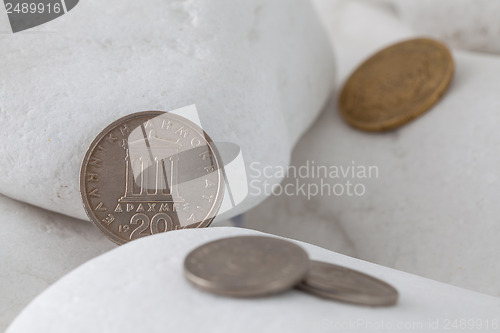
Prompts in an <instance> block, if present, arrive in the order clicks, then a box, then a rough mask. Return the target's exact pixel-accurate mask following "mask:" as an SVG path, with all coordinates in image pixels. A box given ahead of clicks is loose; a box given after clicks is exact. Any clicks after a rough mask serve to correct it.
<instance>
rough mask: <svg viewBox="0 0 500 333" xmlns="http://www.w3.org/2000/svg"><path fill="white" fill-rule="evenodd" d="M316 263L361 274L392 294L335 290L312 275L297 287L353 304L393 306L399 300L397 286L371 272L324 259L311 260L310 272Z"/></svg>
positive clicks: (320, 295)
mask: <svg viewBox="0 0 500 333" xmlns="http://www.w3.org/2000/svg"><path fill="white" fill-rule="evenodd" d="M314 265H322V266H325V265H326V266H329V267H333V268H334V269H335V270H338V269H341V270H344V271H349V272H350V273H354V274H357V275H359V276H362V277H363V278H366V279H369V280H371V281H372V282H375V283H377V284H379V285H383V286H384V287H385V288H387V289H389V290H391V291H392V293H391V294H388V295H373V294H366V293H362V292H360V293H353V292H346V291H344V290H340V289H339V290H333V289H332V288H330V287H328V286H326V285H323V284H321V283H317V282H315V281H314V279H312V283H311V281H308V279H309V280H310V279H311V277H310V276H309V275H307V276H306V277H305V278H304V279H303V280H302V281H301V283H299V284H298V285H297V289H300V290H303V291H306V292H308V293H311V294H314V295H316V296H319V297H322V298H327V299H331V300H336V301H342V302H346V303H352V304H358V305H368V306H391V305H394V304H396V303H397V302H398V299H399V292H398V290H397V289H396V288H394V287H393V286H392V285H390V284H389V283H387V282H385V281H382V280H380V279H378V278H376V277H374V276H371V275H369V274H366V273H363V272H360V271H358V270H354V269H352V268H349V267H345V266H340V265H336V264H332V263H329V262H324V261H318V260H311V268H310V272H312V271H313V270H314Z"/></svg>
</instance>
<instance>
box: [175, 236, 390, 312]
mask: <svg viewBox="0 0 500 333" xmlns="http://www.w3.org/2000/svg"><path fill="white" fill-rule="evenodd" d="M184 273H185V276H186V278H187V279H188V280H189V281H190V282H191V283H192V284H193V285H195V286H196V287H198V288H200V289H202V290H205V291H209V292H212V293H215V294H220V295H226V296H233V297H259V296H266V295H271V294H276V293H280V292H284V291H286V290H289V289H292V288H297V289H299V290H301V291H305V292H307V293H310V294H312V295H315V296H319V297H322V298H325V299H330V300H336V301H341V302H348V303H353V304H359V305H368V306H389V305H394V304H396V302H397V300H398V291H397V290H396V289H395V288H394V287H392V286H391V285H389V284H387V283H385V282H383V281H381V280H379V279H376V278H374V277H371V276H369V275H367V274H364V273H361V272H358V271H355V270H352V269H349V268H346V267H341V266H337V265H334V264H330V263H326V262H319V261H313V260H310V259H309V256H308V255H307V253H306V251H304V249H302V248H301V247H300V246H298V245H296V244H294V243H292V242H289V241H286V240H283V239H279V238H274V237H263V236H239V237H231V238H223V239H219V240H215V241H212V242H209V243H206V244H204V245H202V246H200V247H198V248H196V249H194V250H193V251H192V252H190V253H189V254H188V256H187V257H186V259H185V261H184Z"/></svg>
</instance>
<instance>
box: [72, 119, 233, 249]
mask: <svg viewBox="0 0 500 333" xmlns="http://www.w3.org/2000/svg"><path fill="white" fill-rule="evenodd" d="M223 185H224V179H223V174H222V170H221V162H220V158H219V156H218V153H217V151H216V149H215V146H214V145H213V142H212V141H211V139H210V137H209V136H208V135H207V134H206V133H205V132H204V131H203V130H202V129H201V128H200V127H199V126H197V125H196V124H194V123H193V122H191V121H189V120H187V119H186V118H184V117H181V116H179V115H176V114H172V113H166V112H162V111H146V112H139V113H134V114H131V115H128V116H125V117H123V118H121V119H118V120H117V121H115V122H113V123H112V124H111V125H109V126H108V127H106V128H105V129H104V130H103V131H102V132H101V133H100V134H99V135H97V137H96V138H95V140H94V141H93V142H92V143H91V145H90V147H89V148H88V150H87V153H86V154H85V157H84V159H83V163H82V167H81V170H80V192H81V195H82V200H83V205H84V208H85V210H86V212H87V215H88V216H89V218H90V219H91V220H92V222H93V223H94V224H95V225H96V226H97V227H98V228H99V229H100V230H101V231H102V232H103V233H104V234H105V235H106V236H107V237H109V238H110V239H111V240H112V241H114V242H115V243H118V244H123V243H126V242H128V241H131V240H134V239H137V238H140V237H144V236H148V235H151V234H156V233H159V232H165V231H170V230H175V229H183V228H199V227H206V226H208V225H209V224H210V223H211V221H212V220H213V219H214V218H215V216H216V214H217V211H218V209H219V207H220V205H221V202H222V196H223V188H224V186H223Z"/></svg>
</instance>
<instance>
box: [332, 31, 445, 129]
mask: <svg viewBox="0 0 500 333" xmlns="http://www.w3.org/2000/svg"><path fill="white" fill-rule="evenodd" d="M453 71H454V64H453V58H452V55H451V53H450V51H449V50H448V48H447V47H446V46H445V45H444V44H442V43H440V42H438V41H435V40H432V39H426V38H417V39H411V40H407V41H404V42H401V43H397V44H394V45H392V46H389V47H387V48H385V49H383V50H381V51H379V52H377V53H376V54H375V55H373V56H371V57H370V58H369V59H368V60H366V61H365V62H363V63H362V64H361V65H360V66H359V67H358V68H357V69H356V70H355V71H354V73H353V74H352V75H351V76H350V77H349V79H348V80H347V81H346V83H345V84H344V87H343V89H342V91H341V93H340V97H339V103H338V104H339V110H340V113H341V114H342V116H343V117H344V119H345V120H346V121H347V122H348V123H349V124H351V125H352V126H354V127H356V128H359V129H362V130H365V131H386V130H391V129H394V128H396V127H399V126H401V125H404V124H406V123H408V122H409V121H410V120H412V119H414V118H416V117H418V116H420V115H421V114H422V113H424V112H425V111H427V110H428V109H429V108H430V107H431V106H432V105H434V104H435V103H436V102H437V101H438V100H439V99H440V97H441V96H442V95H443V94H444V92H445V91H446V89H447V88H448V86H449V84H450V82H451V79H452V77H453Z"/></svg>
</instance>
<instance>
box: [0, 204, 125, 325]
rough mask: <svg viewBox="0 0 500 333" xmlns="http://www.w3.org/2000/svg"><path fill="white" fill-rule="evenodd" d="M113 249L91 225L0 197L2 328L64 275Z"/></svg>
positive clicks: (0, 307) (0, 313) (111, 244)
mask: <svg viewBox="0 0 500 333" xmlns="http://www.w3.org/2000/svg"><path fill="white" fill-rule="evenodd" d="M115 247H116V245H114V244H113V243H112V242H110V241H109V240H108V239H107V238H105V237H104V236H103V235H102V233H101V232H100V231H99V230H98V229H97V228H95V227H94V226H93V225H91V224H90V223H82V222H81V221H80V220H76V219H73V218H69V217H67V216H64V215H60V214H57V213H53V212H49V211H46V210H43V209H40V208H37V207H34V206H31V205H28V204H26V203H22V202H19V201H15V200H12V199H10V198H7V197H5V196H3V195H0V295H1V300H0V332H3V331H4V330H5V329H6V327H7V325H9V324H10V322H11V321H12V320H13V319H14V317H15V316H16V315H17V314H18V313H19V312H21V310H22V309H23V308H24V307H25V306H26V305H28V303H29V302H30V301H31V300H32V299H33V298H34V297H36V296H37V295H38V294H39V293H41V292H42V291H43V290H45V289H46V288H48V287H49V286H50V285H51V284H53V283H54V282H55V281H57V280H58V279H59V278H60V277H61V276H63V275H64V274H66V273H68V272H69V271H71V270H73V269H74V268H76V267H78V266H79V265H81V264H83V263H84V262H86V261H87V260H89V259H92V258H94V257H96V256H98V255H100V254H102V253H104V252H106V251H109V250H111V249H113V248H115Z"/></svg>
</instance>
